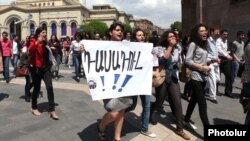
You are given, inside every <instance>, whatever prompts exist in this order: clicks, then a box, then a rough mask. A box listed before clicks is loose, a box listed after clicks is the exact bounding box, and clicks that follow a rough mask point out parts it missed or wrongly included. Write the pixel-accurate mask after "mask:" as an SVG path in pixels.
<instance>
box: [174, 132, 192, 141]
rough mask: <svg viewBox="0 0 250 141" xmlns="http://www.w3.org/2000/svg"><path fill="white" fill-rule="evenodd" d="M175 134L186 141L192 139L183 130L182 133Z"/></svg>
mask: <svg viewBox="0 0 250 141" xmlns="http://www.w3.org/2000/svg"><path fill="white" fill-rule="evenodd" d="M175 133H176V134H177V135H179V136H181V137H182V138H183V139H185V140H190V137H189V136H188V134H186V133H185V132H184V131H183V130H181V131H175Z"/></svg>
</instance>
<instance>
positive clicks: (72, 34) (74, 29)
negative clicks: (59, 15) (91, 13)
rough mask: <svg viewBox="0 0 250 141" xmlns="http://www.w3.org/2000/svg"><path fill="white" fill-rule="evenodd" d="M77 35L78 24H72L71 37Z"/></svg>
mask: <svg viewBox="0 0 250 141" xmlns="http://www.w3.org/2000/svg"><path fill="white" fill-rule="evenodd" d="M75 33H76V23H75V22H73V23H71V36H74V35H75Z"/></svg>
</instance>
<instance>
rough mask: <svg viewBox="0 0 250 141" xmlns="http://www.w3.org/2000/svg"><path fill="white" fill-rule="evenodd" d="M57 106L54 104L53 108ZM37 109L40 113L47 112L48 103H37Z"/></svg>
mask: <svg viewBox="0 0 250 141" xmlns="http://www.w3.org/2000/svg"><path fill="white" fill-rule="evenodd" d="M58 105H59V104H57V103H55V106H58ZM37 107H38V109H39V111H40V112H49V103H48V102H43V103H38V104H37Z"/></svg>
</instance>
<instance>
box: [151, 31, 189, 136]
mask: <svg viewBox="0 0 250 141" xmlns="http://www.w3.org/2000/svg"><path fill="white" fill-rule="evenodd" d="M158 44H159V45H160V46H162V47H165V48H166V49H165V51H164V53H163V56H162V57H160V61H161V62H162V64H163V65H164V68H165V69H166V79H165V82H164V83H163V84H162V85H161V86H159V87H157V88H156V91H158V92H160V93H159V95H161V96H162V97H164V98H160V99H159V100H160V101H156V102H154V103H153V104H152V107H151V117H152V114H153V112H154V111H155V110H156V109H157V108H159V107H161V104H162V103H163V102H164V101H163V100H164V99H165V96H166V95H165V94H166V93H167V94H168V101H169V104H170V108H171V111H172V113H173V115H174V117H175V120H176V130H175V133H176V134H177V135H179V136H181V137H182V138H183V139H185V140H190V137H189V136H188V134H186V133H185V132H184V130H183V118H182V104H181V93H180V85H179V82H178V76H177V72H178V63H179V62H180V53H179V48H178V46H177V39H176V34H175V33H174V31H165V32H164V33H163V34H162V36H161V38H160V40H159V43H158ZM157 102H158V103H157ZM151 120H152V119H151Z"/></svg>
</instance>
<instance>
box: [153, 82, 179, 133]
mask: <svg viewBox="0 0 250 141" xmlns="http://www.w3.org/2000/svg"><path fill="white" fill-rule="evenodd" d="M166 94H168V101H169V105H170V108H171V111H172V113H173V115H174V117H175V120H176V128H177V131H181V130H183V124H182V121H183V118H182V104H181V93H180V85H179V83H178V82H172V83H170V84H167V83H163V84H162V85H161V86H159V87H157V88H156V101H155V102H154V103H153V104H152V106H151V114H152V113H153V112H154V110H156V109H159V108H161V106H162V105H163V103H164V100H165V97H166Z"/></svg>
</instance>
